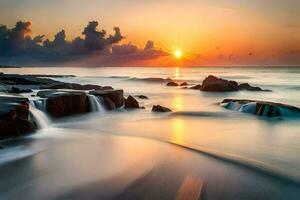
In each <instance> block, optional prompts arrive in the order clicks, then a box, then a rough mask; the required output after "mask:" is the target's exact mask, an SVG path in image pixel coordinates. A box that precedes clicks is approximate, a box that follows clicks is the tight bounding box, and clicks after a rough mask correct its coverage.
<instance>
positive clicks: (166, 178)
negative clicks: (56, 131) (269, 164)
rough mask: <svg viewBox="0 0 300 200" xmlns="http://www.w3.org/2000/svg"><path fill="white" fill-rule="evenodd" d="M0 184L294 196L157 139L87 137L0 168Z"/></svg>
mask: <svg viewBox="0 0 300 200" xmlns="http://www.w3.org/2000/svg"><path fill="white" fill-rule="evenodd" d="M70 131H71V132H72V130H70ZM48 140H49V138H45V139H39V140H35V141H32V142H28V144H26V145H28V146H27V148H28V147H30V145H33V146H39V145H40V146H43V145H45V144H46V143H45V141H48ZM39 143H40V144H39ZM0 179H1V182H0V194H1V197H0V199H20V198H21V199H30V200H33V199H122V200H123V199H300V186H299V185H296V184H293V183H289V182H284V181H282V180H278V179H275V178H273V177H269V176H268V175H264V174H261V173H258V172H255V171H252V170H250V169H247V168H244V167H242V166H238V165H234V164H232V163H227V162H224V161H222V160H218V159H215V158H212V157H209V156H207V155H202V154H201V153H197V152H194V151H190V150H188V149H184V148H181V147H178V146H175V145H172V144H167V143H164V142H159V141H153V140H149V139H142V138H137V137H128V136H112V135H108V134H107V135H104V134H101V135H100V134H94V133H92V134H86V135H78V136H76V137H72V138H68V139H60V140H59V142H52V143H51V144H50V145H49V144H47V145H45V148H42V149H41V150H40V151H38V152H37V153H35V154H33V155H30V156H27V157H24V158H21V159H18V160H15V161H11V162H8V163H5V164H1V166H0Z"/></svg>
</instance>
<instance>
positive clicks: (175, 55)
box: [174, 49, 182, 59]
mask: <svg viewBox="0 0 300 200" xmlns="http://www.w3.org/2000/svg"><path fill="white" fill-rule="evenodd" d="M174 57H175V58H177V59H180V58H181V57H182V51H181V50H180V49H176V50H175V51H174Z"/></svg>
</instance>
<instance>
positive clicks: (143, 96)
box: [136, 95, 149, 99]
mask: <svg viewBox="0 0 300 200" xmlns="http://www.w3.org/2000/svg"><path fill="white" fill-rule="evenodd" d="M136 97H138V98H139V99H149V98H148V97H147V96H145V95H136Z"/></svg>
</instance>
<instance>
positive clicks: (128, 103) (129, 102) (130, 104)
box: [125, 95, 140, 109]
mask: <svg viewBox="0 0 300 200" xmlns="http://www.w3.org/2000/svg"><path fill="white" fill-rule="evenodd" d="M139 107H140V105H139V102H138V101H137V100H136V99H135V98H134V97H132V96H131V95H129V96H128V97H127V99H125V108H126V109H131V108H139Z"/></svg>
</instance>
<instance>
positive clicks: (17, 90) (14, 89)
mask: <svg viewBox="0 0 300 200" xmlns="http://www.w3.org/2000/svg"><path fill="white" fill-rule="evenodd" d="M9 92H10V93H16V94H18V93H29V92H32V90H31V89H29V88H20V87H14V86H13V87H12V88H11V90H10V91H9Z"/></svg>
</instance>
